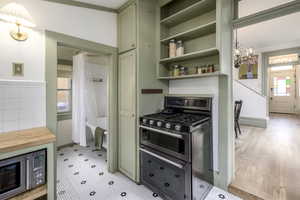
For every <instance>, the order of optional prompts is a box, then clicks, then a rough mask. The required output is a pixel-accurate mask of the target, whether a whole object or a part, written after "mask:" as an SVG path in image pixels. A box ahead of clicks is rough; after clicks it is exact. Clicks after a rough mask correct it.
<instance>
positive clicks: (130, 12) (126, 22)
mask: <svg viewBox="0 0 300 200" xmlns="http://www.w3.org/2000/svg"><path fill="white" fill-rule="evenodd" d="M136 29H137V21H136V4H135V3H134V4H131V5H130V6H128V7H127V8H125V9H124V10H122V11H121V12H120V14H119V53H122V52H125V51H128V50H131V49H134V48H136Z"/></svg>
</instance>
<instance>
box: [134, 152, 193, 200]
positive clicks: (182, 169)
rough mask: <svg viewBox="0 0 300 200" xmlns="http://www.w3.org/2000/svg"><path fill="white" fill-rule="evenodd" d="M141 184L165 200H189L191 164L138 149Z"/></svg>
mask: <svg viewBox="0 0 300 200" xmlns="http://www.w3.org/2000/svg"><path fill="white" fill-rule="evenodd" d="M140 159H141V182H142V184H144V185H146V186H147V187H149V188H150V189H151V190H153V192H155V193H157V194H159V195H160V196H161V197H163V198H164V199H167V200H183V199H185V200H191V196H192V195H191V187H192V186H191V164H190V163H188V162H185V161H181V160H178V159H175V158H172V157H170V156H167V155H163V154H161V153H159V152H157V151H153V150H150V149H148V148H146V147H141V148H140Z"/></svg>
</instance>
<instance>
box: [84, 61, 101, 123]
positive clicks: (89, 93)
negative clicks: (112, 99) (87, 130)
mask: <svg viewBox="0 0 300 200" xmlns="http://www.w3.org/2000/svg"><path fill="white" fill-rule="evenodd" d="M93 78H95V77H94V74H93V65H91V64H89V63H86V66H85V86H86V89H85V95H84V96H85V97H86V98H85V100H86V101H85V109H86V118H87V122H88V123H89V124H96V123H97V117H98V106H97V100H96V94H95V92H96V90H95V85H94V84H95V83H94V82H93Z"/></svg>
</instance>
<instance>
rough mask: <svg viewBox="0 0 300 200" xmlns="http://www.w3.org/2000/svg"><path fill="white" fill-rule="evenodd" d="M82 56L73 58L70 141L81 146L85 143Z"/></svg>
mask: <svg viewBox="0 0 300 200" xmlns="http://www.w3.org/2000/svg"><path fill="white" fill-rule="evenodd" d="M84 57H85V56H84V54H79V55H76V56H74V57H73V84H72V85H73V86H72V87H73V89H72V139H73V142H75V143H77V144H80V145H81V146H87V143H86V128H85V126H86V125H85V124H86V110H85V101H84V99H85V98H84V96H85V95H84V90H85V89H84V88H85V59H84Z"/></svg>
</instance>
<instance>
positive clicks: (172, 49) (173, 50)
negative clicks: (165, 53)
mask: <svg viewBox="0 0 300 200" xmlns="http://www.w3.org/2000/svg"><path fill="white" fill-rule="evenodd" d="M169 57H170V58H173V57H176V42H175V40H174V39H173V40H170V42H169Z"/></svg>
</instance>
